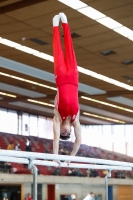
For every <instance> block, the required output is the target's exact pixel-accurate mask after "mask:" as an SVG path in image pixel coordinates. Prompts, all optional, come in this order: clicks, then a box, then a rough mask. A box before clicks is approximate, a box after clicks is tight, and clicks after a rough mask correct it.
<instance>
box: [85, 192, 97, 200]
mask: <svg viewBox="0 0 133 200" xmlns="http://www.w3.org/2000/svg"><path fill="white" fill-rule="evenodd" d="M83 200H95V195H94V193H93V192H90V193H88V194H87V196H86V197H85V198H84V199H83Z"/></svg>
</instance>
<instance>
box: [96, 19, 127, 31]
mask: <svg viewBox="0 0 133 200" xmlns="http://www.w3.org/2000/svg"><path fill="white" fill-rule="evenodd" d="M97 22H99V23H100V24H102V25H104V26H106V27H108V28H110V29H114V28H118V27H121V26H123V25H122V24H120V23H119V22H117V21H115V20H113V19H111V18H110V17H105V18H102V19H98V20H97Z"/></svg>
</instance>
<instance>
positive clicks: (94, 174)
mask: <svg viewBox="0 0 133 200" xmlns="http://www.w3.org/2000/svg"><path fill="white" fill-rule="evenodd" d="M97 176H98V172H97V171H96V170H95V169H91V170H90V177H97Z"/></svg>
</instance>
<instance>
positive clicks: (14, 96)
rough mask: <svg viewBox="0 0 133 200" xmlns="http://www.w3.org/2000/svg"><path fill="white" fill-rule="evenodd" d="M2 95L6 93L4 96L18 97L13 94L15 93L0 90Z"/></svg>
mask: <svg viewBox="0 0 133 200" xmlns="http://www.w3.org/2000/svg"><path fill="white" fill-rule="evenodd" d="M0 94H1V95H4V96H8V97H13V98H16V97H17V96H16V95H13V94H8V93H5V92H0Z"/></svg>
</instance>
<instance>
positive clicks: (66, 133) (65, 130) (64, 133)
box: [60, 123, 71, 140]
mask: <svg viewBox="0 0 133 200" xmlns="http://www.w3.org/2000/svg"><path fill="white" fill-rule="evenodd" d="M70 134H71V125H70V124H65V123H62V124H61V125H60V139H62V140H68V139H69V138H70Z"/></svg>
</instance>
